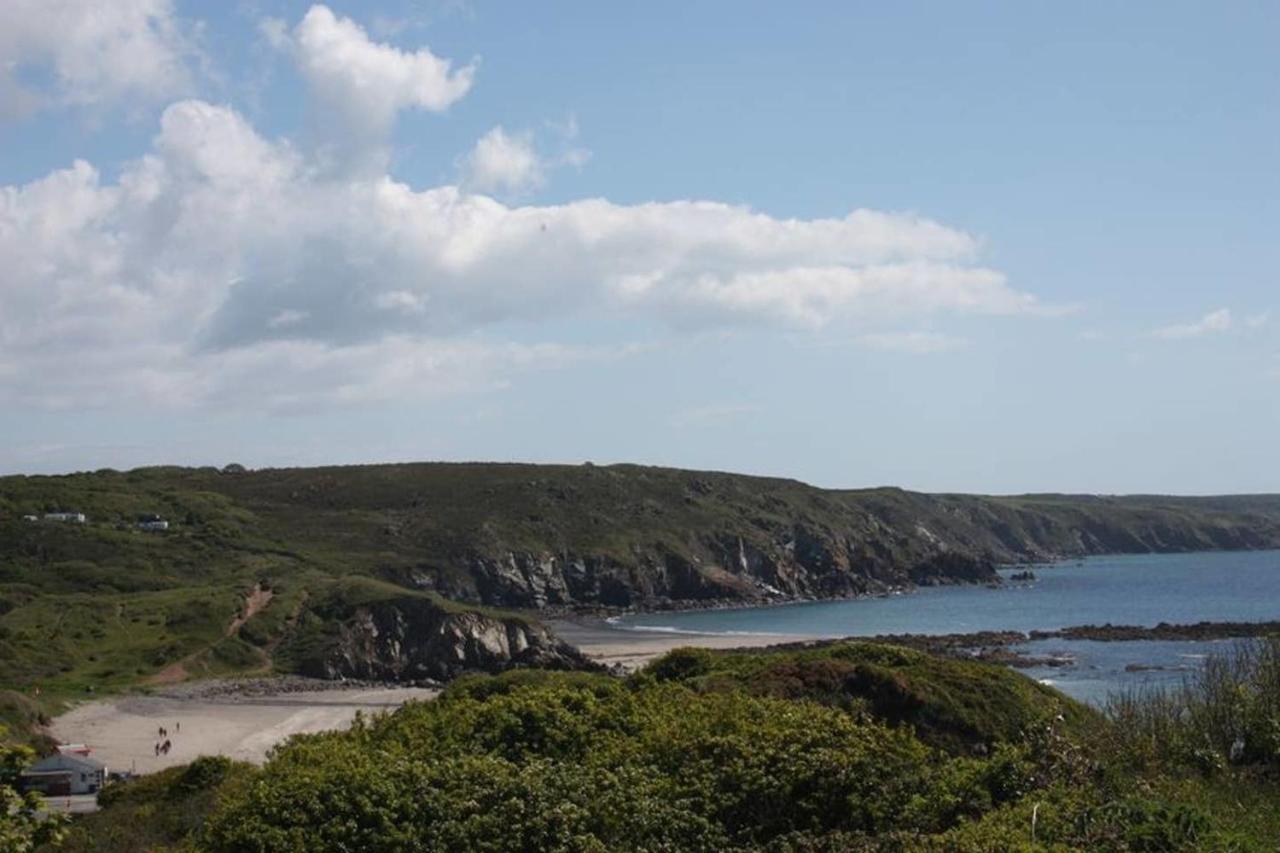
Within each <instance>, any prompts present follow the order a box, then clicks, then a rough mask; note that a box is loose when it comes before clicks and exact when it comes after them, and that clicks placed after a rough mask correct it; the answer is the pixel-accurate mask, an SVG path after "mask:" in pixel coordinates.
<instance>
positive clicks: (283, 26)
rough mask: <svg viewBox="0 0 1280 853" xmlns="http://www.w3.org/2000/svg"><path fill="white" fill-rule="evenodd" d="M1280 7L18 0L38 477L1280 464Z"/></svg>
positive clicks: (28, 407) (4, 368) (4, 80)
mask: <svg viewBox="0 0 1280 853" xmlns="http://www.w3.org/2000/svg"><path fill="white" fill-rule="evenodd" d="M1278 38H1280V5H1277V4H1275V3H1271V2H1223V3H1215V4H1206V3H1199V2H1197V3H1190V2H1186V3H1184V2H1132V3H1123V4H1117V3H1103V2H1081V3H1075V4H1050V3H1024V2H999V3H998V2H974V3H965V4H959V3H938V2H929V3H917V2H902V3H894V4H884V3H853V2H832V3H820V2H813V3H806V4H799V5H797V4H780V3H755V2H734V3H728V2H678V3H677V2H670V3H668V2H656V3H647V4H586V3H560V2H554V0H549V2H543V3H536V4H534V3H515V4H512V3H496V2H493V3H489V2H479V0H477V2H462V0H453V1H452V2H450V0H433V1H432V2H426V1H425V0H418V2H414V0H384V2H361V3H355V2H337V1H336V0H335V1H334V2H332V3H330V4H329V5H318V4H310V3H306V2H299V3H295V2H267V0H228V2H218V3H212V2H203V3H198V2H182V1H181V0H115V2H113V3H112V4H110V7H109V10H108V8H107V7H106V6H105V5H104V4H100V3H98V2H95V0H0V473H58V472H65V471H74V470H94V469H98V468H105V467H111V468H118V469H125V468H131V467H135V466H140V465H153V464H184V465H223V464H227V463H231V462H238V463H241V464H244V465H248V466H250V467H263V466H274V467H282V466H295V465H317V464H350V463H364V462H384V461H411V460H517V461H531V462H567V463H579V462H583V461H587V460H590V461H592V462H594V463H596V464H604V463H610V462H638V463H646V464H659V465H672V466H679V467H688V468H698V469H719V470H732V471H741V472H747V473H758V474H768V475H776V476H786V477H794V478H797V479H801V480H805V481H808V482H811V483H815V484H817V485H822V486H830V487H863V486H876V485H897V486H902V487H904V488H911V489H921V490H927V491H965V492H987V493H1012V492H1026V491H1066V492H1084V493H1134V492H1148V493H1150V492H1162V493H1181V494H1196V493H1199V494H1210V493H1240V492H1276V491H1280V476H1278V475H1280V441H1278V440H1277V436H1280V272H1278V271H1280V239H1278V238H1280V51H1276V50H1275V44H1276V42H1277V39H1278Z"/></svg>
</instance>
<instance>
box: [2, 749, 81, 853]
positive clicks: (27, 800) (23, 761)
mask: <svg viewBox="0 0 1280 853" xmlns="http://www.w3.org/2000/svg"><path fill="white" fill-rule="evenodd" d="M7 734H8V729H6V728H5V727H4V726H0V850H4V851H6V853H10V851H12V853H26V851H28V850H34V849H35V848H36V847H37V846H38V845H40V844H48V843H51V842H54V841H57V840H58V839H59V838H61V837H62V834H63V832H64V831H65V829H66V824H67V817H66V816H65V815H53V814H42V813H41V812H42V810H43V809H44V798H43V797H41V796H40V795H39V794H37V793H35V792H28V793H26V794H21V793H19V792H18V788H17V784H18V776H19V774H21V773H22V771H23V770H24V769H26V767H27V766H28V765H29V764H31V761H32V759H34V758H35V753H34V752H33V751H32V750H31V749H30V748H29V747H25V746H18V745H11V744H6V743H3V742H2V741H3V738H4V737H5V736H6V735H7Z"/></svg>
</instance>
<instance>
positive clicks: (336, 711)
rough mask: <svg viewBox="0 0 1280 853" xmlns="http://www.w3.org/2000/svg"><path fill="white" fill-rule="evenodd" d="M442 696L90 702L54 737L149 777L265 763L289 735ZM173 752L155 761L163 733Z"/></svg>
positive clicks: (65, 719) (335, 694) (352, 693)
mask: <svg viewBox="0 0 1280 853" xmlns="http://www.w3.org/2000/svg"><path fill="white" fill-rule="evenodd" d="M438 693H439V691H438V690H429V689H424V688H401V687H375V688H370V687H360V688H352V689H339V690H315V691H305V690H296V689H295V690H289V691H281V692H275V693H272V692H267V693H254V694H247V695H240V694H225V693H224V694H218V693H213V694H209V693H202V692H201V691H199V690H187V691H178V692H173V693H169V694H166V695H152V696H121V697H115V698H110V699H100V700H97V701H93V702H86V703H85V704H83V705H79V706H77V707H75V708H73V709H72V710H71V711H68V712H67V713H65V714H62V715H61V716H59V717H57V718H56V719H54V721H53V725H52V727H51V733H52V735H53V736H54V737H55V738H57V739H58V740H60V741H62V742H63V743H83V744H86V745H88V746H90V747H92V748H93V755H94V757H95V758H98V759H100V760H101V761H103V762H105V763H106V765H107V767H108V769H109V770H112V771H117V770H127V771H131V772H134V773H151V772H154V771H156V770H162V769H164V768H166V767H172V766H175V765H179V764H186V763H187V762H189V761H191V760H192V759H194V758H197V757H199V756H201V755H226V756H229V757H231V758H234V759H238V760H241V761H251V762H254V763H256V764H261V763H262V762H263V761H264V759H265V758H266V754H267V751H268V750H270V749H271V747H273V746H275V745H276V744H278V743H280V742H281V741H283V740H285V739H286V738H287V737H289V736H290V735H294V734H301V733H310V732H322V731H329V730H331V729H341V728H345V727H347V726H348V725H350V724H351V720H352V719H353V718H354V717H355V715H356V712H357V711H363V712H364V713H365V714H372V713H378V712H381V711H390V710H393V709H395V708H397V707H399V706H400V705H403V704H404V703H405V702H408V701H409V700H412V699H430V698H432V697H434V696H436V695H437V694H438ZM162 726H163V727H165V728H167V729H168V735H167V739H168V740H169V741H170V742H171V744H172V746H171V748H170V750H169V752H168V754H161V755H156V751H155V745H156V743H157V741H158V740H160V738H159V736H158V732H159V729H160V728H161V727H162Z"/></svg>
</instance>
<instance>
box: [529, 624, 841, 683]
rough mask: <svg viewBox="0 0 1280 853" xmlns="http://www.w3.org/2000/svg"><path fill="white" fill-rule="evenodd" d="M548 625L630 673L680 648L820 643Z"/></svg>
mask: <svg viewBox="0 0 1280 853" xmlns="http://www.w3.org/2000/svg"><path fill="white" fill-rule="evenodd" d="M547 625H548V626H549V627H550V628H551V630H553V631H555V633H556V634H557V635H558V636H559V637H560V638H561V639H562V640H564V641H565V642H567V643H571V644H572V645H575V646H577V647H578V648H579V649H580V650H581V651H582V653H583V654H585V655H586V656H587V657H589V658H591V659H592V660H594V661H597V662H598V663H602V664H605V665H606V666H620V667H622V668H623V669H625V670H627V671H633V670H636V669H639V668H640V667H642V666H644V665H645V664H647V663H648V662H649V661H651V660H653V659H654V658H656V657H660V656H661V655H664V654H666V653H667V652H669V651H671V650H672V649H678V648H680V647H682V646H697V647H699V648H704V649H742V648H761V647H764V646H776V645H778V644H780V643H803V642H808V641H811V640H821V639H825V638H824V637H822V636H820V635H817V634H751V633H738V634H711V633H706V634H702V633H696V632H679V633H676V632H669V631H635V630H626V629H623V628H615V627H613V626H611V625H609V624H608V623H607V622H605V621H604V620H602V619H573V620H569V619H560V620H548V621H547Z"/></svg>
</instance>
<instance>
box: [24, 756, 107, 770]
mask: <svg viewBox="0 0 1280 853" xmlns="http://www.w3.org/2000/svg"><path fill="white" fill-rule="evenodd" d="M59 761H67V762H70V763H72V764H79V765H82V766H84V767H89V768H91V769H93V770H106V769H107V765H106V764H104V763H102V762H101V761H99V760H98V759H96V758H94V757H93V756H90V755H77V754H76V753H74V752H57V753H54V754H53V755H48V756H45V757H44V758H42V759H40V760H39V761H37V762H36V763H35V764H32V765H31V766H30V767H29V768H27V771H28V772H30V773H47V772H49V771H51V770H57V769H58V767H57V762H59Z"/></svg>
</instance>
